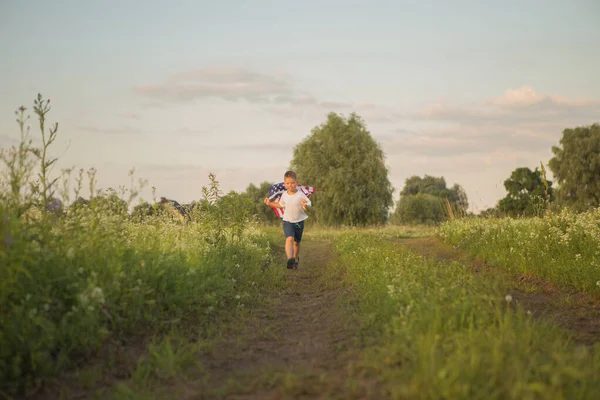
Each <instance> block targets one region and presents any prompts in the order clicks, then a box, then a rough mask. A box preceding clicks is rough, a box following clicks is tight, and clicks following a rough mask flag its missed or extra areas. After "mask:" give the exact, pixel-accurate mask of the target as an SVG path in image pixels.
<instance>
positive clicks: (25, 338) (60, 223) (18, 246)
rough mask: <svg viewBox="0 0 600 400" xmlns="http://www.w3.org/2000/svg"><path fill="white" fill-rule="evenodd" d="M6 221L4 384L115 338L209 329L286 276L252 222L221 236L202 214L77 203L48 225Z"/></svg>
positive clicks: (0, 374)
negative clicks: (162, 215)
mask: <svg viewBox="0 0 600 400" xmlns="http://www.w3.org/2000/svg"><path fill="white" fill-rule="evenodd" d="M0 228H1V229H0V231H4V232H9V234H10V245H9V246H5V247H4V248H2V249H0V250H1V252H0V263H2V265H3V268H2V269H0V288H1V290H0V381H2V382H3V384H2V386H1V390H2V391H8V392H15V391H17V390H24V389H26V388H31V387H35V386H36V385H38V384H39V382H41V380H43V379H46V378H49V377H53V376H57V375H59V374H60V373H62V372H64V371H66V370H68V369H71V368H73V367H75V366H77V365H78V364H80V363H82V362H85V361H86V360H87V359H90V358H93V357H94V355H95V354H96V353H97V351H98V350H100V349H101V347H102V346H103V344H104V343H106V342H107V341H109V340H111V341H117V342H123V343H126V342H131V341H134V342H135V341H136V340H142V339H143V338H144V337H147V336H153V335H161V334H162V333H167V332H169V331H170V330H172V329H173V328H176V327H186V329H187V330H188V331H189V332H188V335H190V334H192V335H200V336H202V335H206V334H208V333H209V332H210V330H211V326H212V325H213V324H214V323H215V321H216V322H218V321H220V320H222V319H223V318H224V316H226V315H230V314H233V313H234V312H235V311H236V310H243V309H244V308H246V307H249V306H252V305H253V304H256V303H257V302H258V301H259V300H260V297H259V292H260V290H262V289H264V287H265V286H269V285H276V284H277V282H278V281H279V280H280V278H281V272H280V271H279V270H276V269H273V268H271V263H272V256H271V243H270V242H269V238H268V237H267V235H265V234H264V233H262V232H261V231H260V230H259V229H257V228H256V227H253V225H252V224H248V225H246V227H245V228H244V230H243V234H242V235H241V236H240V235H238V236H231V235H228V234H227V235H223V237H222V240H220V241H218V242H217V241H216V240H215V238H216V237H217V236H216V235H215V234H214V232H213V231H212V230H211V229H210V227H207V226H206V224H204V223H201V222H198V223H192V224H189V225H187V226H182V225H179V224H176V223H172V222H169V221H168V220H162V219H156V220H154V221H153V222H152V221H150V222H147V223H144V224H138V223H134V222H131V221H130V220H128V219H126V218H123V217H121V216H119V215H111V214H110V213H104V212H102V211H101V210H98V209H81V210H79V212H77V213H73V214H68V215H65V216H63V217H61V218H60V219H58V220H56V221H53V222H51V223H50V222H47V221H45V220H30V221H28V220H25V219H15V218H10V219H6V220H4V223H3V224H2V225H1V226H0ZM223 230H224V231H227V227H226V226H224V227H223ZM135 338H139V339H135ZM165 343H167V342H165ZM165 346H166V344H165ZM159 349H160V347H159ZM167 349H168V348H165V351H166V350H167ZM150 351H151V354H154V353H155V352H156V351H158V350H156V349H155V348H150ZM172 351H174V352H176V351H178V350H177V349H175V348H174V349H172ZM156 354H158V355H159V356H157V357H155V361H154V363H158V362H163V361H164V362H167V363H168V362H169V361H168V356H169V354H168V353H164V354H163V353H160V352H158V353H156ZM161 360H162V361H161ZM171 371H174V370H173V369H171Z"/></svg>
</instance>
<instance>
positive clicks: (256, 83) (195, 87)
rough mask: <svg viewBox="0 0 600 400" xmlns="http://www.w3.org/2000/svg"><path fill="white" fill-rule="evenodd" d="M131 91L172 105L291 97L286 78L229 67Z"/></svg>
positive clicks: (172, 77) (214, 68) (191, 73)
mask: <svg viewBox="0 0 600 400" xmlns="http://www.w3.org/2000/svg"><path fill="white" fill-rule="evenodd" d="M133 91H134V93H136V94H137V95H139V96H143V97H149V98H154V99H160V100H164V101H171V102H182V101H183V102H187V101H192V100H195V99H199V98H208V97H216V98H221V99H225V100H229V101H237V100H246V101H248V102H252V103H263V102H268V101H271V99H272V98H273V97H275V96H291V95H293V90H292V87H291V84H290V82H289V79H288V78H287V77H280V76H273V75H265V74H260V73H256V72H251V71H248V70H246V69H243V68H231V67H210V68H204V69H199V70H195V71H188V72H181V73H178V74H175V75H173V76H171V77H170V78H169V79H167V81H166V82H164V83H157V84H148V85H142V86H136V87H134V88H133Z"/></svg>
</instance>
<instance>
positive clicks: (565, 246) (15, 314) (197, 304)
mask: <svg viewBox="0 0 600 400" xmlns="http://www.w3.org/2000/svg"><path fill="white" fill-rule="evenodd" d="M102 204H103V203H99V204H98V205H91V206H90V205H87V206H81V207H75V208H73V209H71V210H70V212H68V213H65V214H63V215H61V216H60V217H58V218H56V217H52V218H43V217H42V216H41V215H37V216H36V215H35V213H29V214H27V216H22V217H21V218H16V217H15V216H13V215H11V214H10V213H9V211H10V210H8V209H6V208H5V209H3V210H2V211H3V213H4V215H8V216H9V217H8V218H4V219H3V220H2V225H1V230H0V231H1V232H2V235H3V244H2V248H1V249H2V251H1V252H0V261H1V262H2V265H3V268H2V269H1V270H0V274H1V279H0V281H1V282H2V291H1V296H0V310H2V311H1V316H2V319H1V321H0V349H1V350H0V354H1V358H0V367H1V368H0V373H1V381H2V382H3V384H2V389H1V390H2V393H4V394H5V396H6V397H8V396H9V395H14V394H15V393H24V392H35V391H36V388H39V387H40V386H41V385H42V384H45V385H47V384H48V381H51V380H52V379H54V378H56V377H60V376H61V375H64V374H66V373H69V371H74V370H75V371H76V370H79V369H81V370H82V371H87V372H86V373H85V374H80V375H79V376H78V378H77V379H79V380H81V381H86V382H87V383H86V385H88V386H90V387H95V385H96V384H98V382H101V381H102V379H103V378H102V374H104V373H107V372H106V371H107V369H109V367H110V365H111V364H114V363H119V362H121V361H120V360H119V359H118V357H117V358H115V357H114V353H119V352H121V351H126V350H128V349H131V348H132V347H141V349H139V351H138V353H137V356H136V357H139V358H138V359H135V360H134V361H133V362H132V363H131V364H130V365H129V366H128V368H129V370H127V371H126V372H123V374H125V375H126V376H129V377H133V378H135V382H137V385H142V386H144V385H149V384H150V383H149V382H154V383H153V385H156V382H163V383H164V382H168V381H169V380H171V379H174V378H175V377H177V376H179V375H180V374H181V372H182V371H183V370H184V368H185V367H186V365H194V359H197V358H198V357H201V355H200V352H199V349H200V348H202V346H206V345H207V343H209V342H210V339H211V337H214V336H215V335H218V334H219V332H221V331H222V330H223V329H224V328H223V327H224V326H227V325H229V326H237V325H239V324H240V323H241V322H240V321H241V319H238V318H239V316H241V315H242V314H243V313H244V311H246V310H252V309H253V308H255V307H257V306H258V305H259V304H264V302H265V301H266V300H268V298H269V296H268V295H266V294H268V293H270V292H274V291H276V290H277V288H278V287H279V286H281V285H282V283H283V282H284V281H285V279H286V276H285V273H286V271H285V269H284V268H283V267H282V265H280V264H279V263H278V262H277V260H278V259H279V258H280V256H281V255H280V254H279V253H278V252H281V244H280V243H278V240H279V239H280V237H279V232H278V229H276V228H265V227H262V226H260V225H258V224H257V223H254V222H252V221H253V220H252V217H251V216H246V217H240V216H231V215H230V213H229V212H227V213H225V212H223V210H222V209H219V207H223V206H222V205H221V206H219V205H217V204H216V203H215V204H213V205H212V206H208V207H207V208H206V209H205V210H203V211H202V218H197V219H195V220H194V221H193V222H191V223H188V224H181V222H180V221H178V220H176V219H173V218H171V217H170V216H169V215H168V214H158V215H156V216H153V217H148V218H145V219H144V221H135V220H132V218H131V217H129V216H123V215H120V214H118V213H117V214H115V213H114V210H111V209H109V208H103V205H102ZM208 204H210V203H208ZM104 207H106V204H104ZM227 215H229V217H226V216H227ZM597 215H598V213H597V212H590V213H588V214H580V215H573V214H569V213H568V212H563V213H561V214H557V215H550V216H546V217H544V218H532V219H522V220H516V219H501V220H495V219H477V218H473V219H457V220H454V221H451V222H447V223H445V224H443V225H442V226H441V227H439V228H434V227H392V226H388V227H379V228H375V227H373V228H362V229H360V228H347V229H333V228H324V227H323V228H319V227H316V226H315V227H314V228H313V229H311V230H310V231H309V233H308V235H307V238H308V239H307V240H313V241H314V240H319V241H325V242H327V243H329V246H331V248H332V249H333V252H334V254H335V255H336V256H335V257H334V260H333V261H332V262H330V263H328V264H327V265H322V266H320V267H321V268H324V269H325V277H326V279H328V280H329V281H330V282H336V284H337V285H340V284H341V285H342V286H343V287H345V288H346V290H345V292H344V293H345V294H344V295H342V296H341V297H340V298H339V301H338V307H339V309H340V310H341V311H340V312H342V314H344V315H346V317H347V318H353V319H355V320H357V321H359V323H358V326H359V328H358V329H357V331H356V332H355V334H356V337H357V338H359V343H360V345H357V346H358V347H357V349H360V356H359V357H358V360H356V361H354V363H353V365H352V368H351V370H352V371H353V372H352V374H351V379H353V380H356V379H370V380H373V379H374V380H376V381H377V382H379V384H380V385H382V387H383V389H381V390H383V393H384V395H385V396H386V397H390V398H439V399H442V398H480V397H486V398H498V399H500V398H522V399H529V398H531V399H537V398H553V399H557V398H564V399H572V398H581V399H586V398H593V393H595V392H597V391H600V386H599V384H598V382H600V375H599V372H598V371H600V356H599V354H600V353H599V352H598V350H599V347H598V346H579V345H577V344H575V343H573V342H572V341H570V339H569V337H568V335H567V334H566V333H565V332H563V331H561V329H559V328H557V327H556V326H554V325H553V324H552V323H550V322H545V321H544V320H540V319H534V318H532V316H531V315H529V314H528V312H527V310H525V309H523V308H521V307H518V306H517V307H514V304H512V299H511V296H510V290H511V289H510V282H508V281H507V280H505V279H501V278H499V277H498V276H497V275H493V274H474V273H473V272H472V270H471V269H470V268H469V266H468V265H465V264H463V263H459V262H452V261H440V260H433V259H429V258H426V257H423V256H421V255H419V254H416V253H414V252H411V251H410V250H408V249H407V248H405V247H404V246H402V245H401V244H399V243H398V240H402V239H406V238H417V237H422V238H423V237H425V238H426V237H432V236H438V237H439V238H441V239H443V240H444V241H446V242H447V243H449V244H451V245H453V246H455V247H458V246H460V247H464V248H465V249H467V250H468V251H469V252H472V253H473V254H476V255H479V256H482V257H484V258H485V259H486V260H488V261H489V262H490V265H493V266H494V267H497V268H499V269H500V270H503V271H505V272H506V273H507V274H508V275H511V274H513V275H514V274H522V273H528V274H533V275H534V276H537V277H539V278H540V279H547V280H549V281H552V282H554V283H556V284H557V285H564V286H565V287H567V286H568V287H570V286H576V287H577V288H579V290H581V291H582V292H589V293H590V294H591V295H597V294H598V287H597V285H596V282H597V280H598V278H597V277H596V276H594V273H595V271H597V269H595V268H597V267H595V265H596V264H595V262H597V260H598V256H597V254H598V253H597V248H598V247H597V243H598V242H597V239H596V236H595V232H596V231H594V230H593V229H592V228H593V227H594V226H597V222H595V221H596V218H597ZM594 224H596V225H594ZM536 260H537V261H536ZM107 349H111V351H112V353H111V354H113V356H112V358H111V356H108V357H107V356H106V351H107ZM98 359H101V360H103V362H104V365H105V366H104V367H103V368H101V369H97V370H96V372H95V374H96V375H95V376H90V372H89V370H86V369H85V366H86V365H87V364H89V363H93V362H97V361H96V360H98ZM307 384H310V382H307ZM84 386H85V385H84ZM109 387H110V386H109ZM116 387H117V388H118V387H119V386H118V385H117V386H116ZM342 389H343V388H342ZM115 390H117V392H116V393H121V394H122V393H123V392H122V390H124V389H123V386H120V389H115ZM119 390H120V391H119ZM348 390H349V389H348ZM128 393H129V392H128ZM129 395H131V393H130V394H129ZM116 398H123V397H118V396H117V397H116ZM134 398H136V397H134Z"/></svg>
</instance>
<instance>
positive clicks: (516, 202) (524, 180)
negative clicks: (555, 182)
mask: <svg viewBox="0 0 600 400" xmlns="http://www.w3.org/2000/svg"><path fill="white" fill-rule="evenodd" d="M546 183H547V185H548V186H547V193H548V197H549V198H548V202H551V201H552V200H553V199H554V194H553V190H552V182H551V181H548V180H546ZM504 187H505V188H506V191H507V192H508V194H507V195H506V197H504V198H503V199H501V200H500V201H499V202H498V209H499V210H500V211H501V212H502V213H504V214H505V215H508V216H511V217H515V216H534V215H535V216H540V215H543V214H544V212H545V209H546V199H545V196H546V186H545V184H544V178H543V176H542V171H540V170H539V169H537V168H536V169H535V170H533V171H532V170H531V169H529V168H527V167H521V168H517V169H515V170H514V171H513V172H512V173H511V174H510V177H509V178H508V179H506V180H505V181H504Z"/></svg>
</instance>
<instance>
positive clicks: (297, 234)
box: [294, 221, 304, 269]
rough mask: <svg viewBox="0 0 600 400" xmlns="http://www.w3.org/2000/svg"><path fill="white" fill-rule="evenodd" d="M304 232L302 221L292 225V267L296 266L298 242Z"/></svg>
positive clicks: (298, 259) (298, 249) (298, 251)
mask: <svg viewBox="0 0 600 400" xmlns="http://www.w3.org/2000/svg"><path fill="white" fill-rule="evenodd" d="M303 233H304V221H302V222H299V223H297V224H295V226H294V269H296V268H298V263H299V262H300V258H299V257H298V255H299V254H300V242H301V241H302V234H303Z"/></svg>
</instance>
